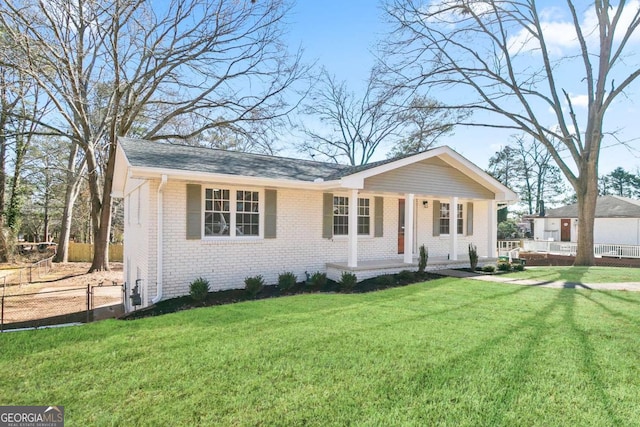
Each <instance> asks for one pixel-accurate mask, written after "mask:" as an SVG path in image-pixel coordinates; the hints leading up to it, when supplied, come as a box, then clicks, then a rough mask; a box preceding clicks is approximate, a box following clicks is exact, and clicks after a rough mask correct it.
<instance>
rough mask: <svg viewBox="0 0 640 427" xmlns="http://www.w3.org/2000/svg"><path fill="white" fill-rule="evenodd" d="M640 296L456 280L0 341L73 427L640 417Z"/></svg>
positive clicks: (11, 369)
mask: <svg viewBox="0 0 640 427" xmlns="http://www.w3.org/2000/svg"><path fill="white" fill-rule="evenodd" d="M639 308H640V293H630V292H599V291H591V290H575V289H549V288H536V287H523V286H510V285H503V284H496V283H484V282H477V281H467V280H460V279H454V278H446V279H440V280H434V281H430V282H427V283H423V284H416V285H410V286H406V287H401V288H394V289H390V290H386V291H381V292H373V293H368V294H351V295H341V294H332V295H329V294H309V295H299V296H293V297H285V298H278V299H270V300H261V301H253V302H245V303H239V304H232V305H227V306H217V307H209V308H202V309H196V310H190V311H183V312H179V313H175V314H172V315H166V316H159V317H155V318H147V319H142V320H136V321H126V322H125V321H104V322H99V323H95V324H91V325H86V326H82V327H71V328H62V329H50V330H39V331H31V332H21V333H7V334H1V335H0V348H1V349H2V352H0V371H1V372H2V375H0V405H17V404H21V405H22V404H24V405H64V406H65V413H66V422H67V423H66V425H68V426H84V425H96V426H103V425H104V426H108V425H114V426H120V425H186V426H192V425H323V426H324V425H349V424H354V425H372V426H378V425H435V424H437V425H455V426H472V425H473V426H475V425H492V426H493V425H497V426H499V425H504V426H512V425H544V426H547V425H607V426H608V425H634V424H636V425H637V423H638V420H639V419H640V349H639V348H638V346H637V341H638V336H639V335H640V310H639Z"/></svg>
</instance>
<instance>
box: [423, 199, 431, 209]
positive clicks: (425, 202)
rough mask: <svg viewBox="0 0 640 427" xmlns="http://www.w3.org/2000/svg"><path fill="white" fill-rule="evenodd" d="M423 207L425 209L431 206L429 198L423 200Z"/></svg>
mask: <svg viewBox="0 0 640 427" xmlns="http://www.w3.org/2000/svg"><path fill="white" fill-rule="evenodd" d="M422 207H423V208H425V209H426V208H428V207H429V201H428V200H423V201H422Z"/></svg>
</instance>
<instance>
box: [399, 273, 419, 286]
mask: <svg viewBox="0 0 640 427" xmlns="http://www.w3.org/2000/svg"><path fill="white" fill-rule="evenodd" d="M415 278H416V274H415V273H414V272H413V271H411V270H402V271H401V272H400V273H398V281H399V282H400V283H404V284H407V283H411V282H413V281H414V280H415Z"/></svg>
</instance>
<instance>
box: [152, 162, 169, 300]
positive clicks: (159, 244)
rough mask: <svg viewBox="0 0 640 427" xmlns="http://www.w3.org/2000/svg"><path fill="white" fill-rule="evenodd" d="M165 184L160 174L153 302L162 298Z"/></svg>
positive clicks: (165, 180)
mask: <svg viewBox="0 0 640 427" xmlns="http://www.w3.org/2000/svg"><path fill="white" fill-rule="evenodd" d="M166 184H167V175H165V174H163V175H162V179H161V180H160V185H159V186H158V197H157V198H156V201H157V202H158V209H157V215H158V229H157V238H156V244H157V251H156V296H155V297H154V298H153V299H152V300H151V302H152V303H153V304H156V303H158V302H159V301H160V300H161V299H162V259H163V251H162V248H163V244H164V240H163V238H162V235H163V231H164V230H163V227H164V224H163V221H162V218H163V216H164V215H163V214H164V212H163V200H164V197H163V190H164V186H165V185H166Z"/></svg>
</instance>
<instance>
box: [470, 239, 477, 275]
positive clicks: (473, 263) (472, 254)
mask: <svg viewBox="0 0 640 427" xmlns="http://www.w3.org/2000/svg"><path fill="white" fill-rule="evenodd" d="M469 264H470V265H471V270H475V269H476V267H477V266H478V248H477V247H476V245H474V244H473V243H469Z"/></svg>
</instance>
